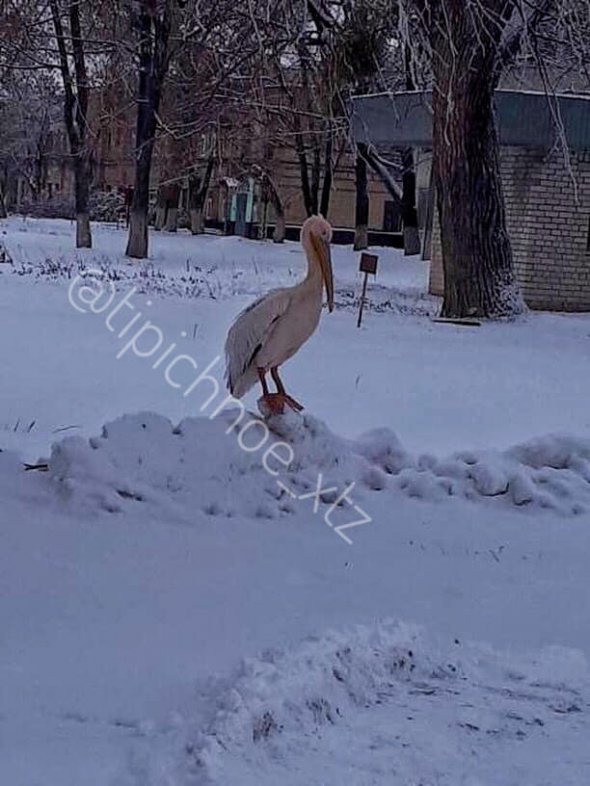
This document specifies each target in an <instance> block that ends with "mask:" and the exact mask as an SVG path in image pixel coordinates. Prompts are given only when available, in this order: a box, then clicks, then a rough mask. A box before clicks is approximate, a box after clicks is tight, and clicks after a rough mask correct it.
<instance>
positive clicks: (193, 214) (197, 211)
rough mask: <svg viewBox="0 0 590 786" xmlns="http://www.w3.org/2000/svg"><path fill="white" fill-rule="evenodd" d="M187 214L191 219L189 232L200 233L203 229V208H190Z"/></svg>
mask: <svg viewBox="0 0 590 786" xmlns="http://www.w3.org/2000/svg"><path fill="white" fill-rule="evenodd" d="M189 215H190V220H191V234H193V235H202V234H203V232H204V231H205V222H204V220H203V210H202V209H201V208H200V207H195V208H191V210H190V211H189Z"/></svg>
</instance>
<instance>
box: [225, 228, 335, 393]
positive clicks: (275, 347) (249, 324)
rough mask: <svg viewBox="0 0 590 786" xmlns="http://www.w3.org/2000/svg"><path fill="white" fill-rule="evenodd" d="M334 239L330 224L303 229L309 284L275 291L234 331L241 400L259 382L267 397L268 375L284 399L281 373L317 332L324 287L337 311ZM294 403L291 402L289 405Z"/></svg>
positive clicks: (229, 352) (231, 366)
mask: <svg viewBox="0 0 590 786" xmlns="http://www.w3.org/2000/svg"><path fill="white" fill-rule="evenodd" d="M331 237H332V229H331V227H330V225H329V224H328V222H327V221H326V220H325V219H323V218H322V217H321V216H312V217H311V218H308V219H307V221H306V222H305V223H304V225H303V227H302V229H301V243H302V245H303V248H304V249H305V252H306V254H307V260H308V271H307V276H306V277H305V279H304V280H303V281H301V282H300V283H299V284H297V285H296V286H294V287H288V288H282V289H275V290H272V291H271V292H269V293H268V294H266V295H264V296H263V297H261V298H259V299H258V300H256V301H255V302H254V303H252V304H251V305H250V306H248V307H247V308H246V309H244V311H242V312H241V314H239V315H238V317H237V319H236V320H235V322H234V323H233V325H232V326H231V328H230V330H229V333H228V336H227V340H226V343H225V355H226V381H227V385H228V388H229V390H230V392H231V394H232V395H233V396H235V397H236V398H241V397H242V396H243V395H244V394H245V393H246V392H247V391H248V390H249V389H250V388H251V387H252V386H253V385H254V384H255V383H256V381H257V380H259V379H260V381H261V382H262V385H263V393H264V394H265V396H267V397H268V395H269V394H268V391H267V389H266V384H265V382H264V375H265V374H266V373H268V372H269V371H271V373H272V374H273V377H274V379H275V382H277V386H278V387H279V386H280V387H279V394H280V395H283V394H284V389H283V388H282V383H281V382H280V380H279V379H278V372H277V369H278V367H279V366H281V365H282V364H283V363H284V362H285V361H286V360H288V359H289V358H290V357H292V356H293V355H294V354H295V353H296V352H297V350H298V349H299V348H300V347H301V346H302V345H303V344H304V343H305V341H307V339H308V338H309V337H310V336H311V335H312V333H313V332H314V331H315V329H316V327H317V324H318V322H319V319H320V314H321V310H322V295H323V286H324V284H325V286H326V291H327V294H328V306H329V308H330V311H331V310H332V307H333V284H332V268H331V260H330V240H331ZM289 399H290V397H289V396H286V401H287V403H290V402H289ZM291 402H293V403H296V402H294V400H291Z"/></svg>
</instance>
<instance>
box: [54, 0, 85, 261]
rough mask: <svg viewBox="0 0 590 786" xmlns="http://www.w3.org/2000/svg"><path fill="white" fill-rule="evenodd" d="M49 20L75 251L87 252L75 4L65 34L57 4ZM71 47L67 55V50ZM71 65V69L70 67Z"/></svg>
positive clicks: (81, 69)
mask: <svg viewBox="0 0 590 786" xmlns="http://www.w3.org/2000/svg"><path fill="white" fill-rule="evenodd" d="M49 6H50V9H51V18H52V20H53V28H54V31H55V40H56V42H57V50H58V55H59V69H60V73H61V78H62V83H63V91H64V122H65V126H66V131H67V135H68V140H69V144H70V153H71V155H72V159H73V164H74V191H75V200H76V247H77V248H90V247H91V246H92V236H91V234H90V217H89V212H88V198H89V194H90V182H91V179H92V164H91V158H90V151H89V148H88V146H87V143H86V140H87V133H88V93H89V84H88V75H87V69H86V59H85V54H84V39H83V37H82V29H81V23H80V3H79V0H68V1H67V9H66V12H65V15H66V17H67V21H68V23H69V34H67V33H66V30H65V27H64V19H63V17H64V9H62V8H61V7H60V5H59V2H58V0H50V2H49ZM69 47H71V51H70V50H69ZM71 61H73V68H72V66H71Z"/></svg>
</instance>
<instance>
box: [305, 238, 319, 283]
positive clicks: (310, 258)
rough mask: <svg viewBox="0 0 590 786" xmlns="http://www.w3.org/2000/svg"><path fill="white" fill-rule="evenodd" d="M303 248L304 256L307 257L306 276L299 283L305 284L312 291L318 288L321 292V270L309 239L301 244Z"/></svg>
mask: <svg viewBox="0 0 590 786" xmlns="http://www.w3.org/2000/svg"><path fill="white" fill-rule="evenodd" d="M303 248H304V250H305V256H306V257H307V275H306V276H305V279H304V280H303V281H302V282H301V283H302V284H306V285H307V286H308V287H310V288H312V289H313V288H315V287H319V289H320V290H321V288H322V281H323V279H322V268H321V265H320V261H319V259H318V258H317V254H316V252H315V250H314V248H313V246H312V245H311V241H310V240H309V238H306V240H305V242H304V243H303Z"/></svg>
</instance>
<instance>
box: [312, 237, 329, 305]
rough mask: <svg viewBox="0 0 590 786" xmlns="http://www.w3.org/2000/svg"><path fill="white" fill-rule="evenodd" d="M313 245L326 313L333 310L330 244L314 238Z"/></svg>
mask: <svg viewBox="0 0 590 786" xmlns="http://www.w3.org/2000/svg"><path fill="white" fill-rule="evenodd" d="M313 244H314V246H315V250H316V253H317V255H318V259H319V261H320V268H321V271H322V278H323V279H324V284H325V287H326V298H327V300H328V311H333V310H334V276H333V274H332V252H331V249H330V244H329V242H328V241H327V240H324V239H323V238H319V237H314V238H313Z"/></svg>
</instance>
